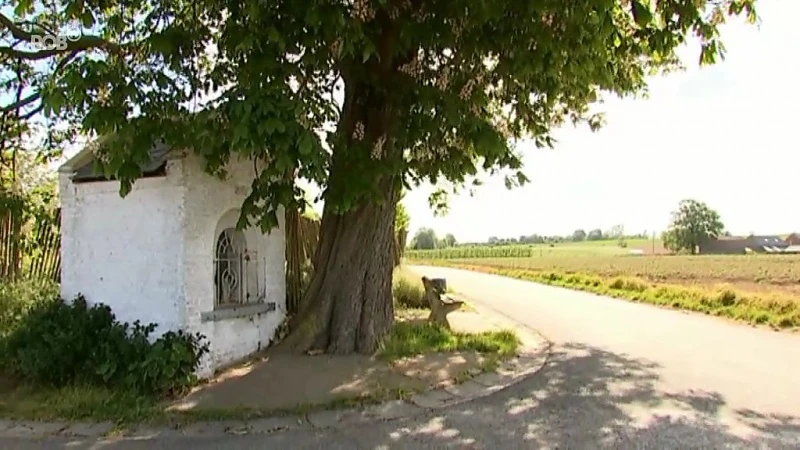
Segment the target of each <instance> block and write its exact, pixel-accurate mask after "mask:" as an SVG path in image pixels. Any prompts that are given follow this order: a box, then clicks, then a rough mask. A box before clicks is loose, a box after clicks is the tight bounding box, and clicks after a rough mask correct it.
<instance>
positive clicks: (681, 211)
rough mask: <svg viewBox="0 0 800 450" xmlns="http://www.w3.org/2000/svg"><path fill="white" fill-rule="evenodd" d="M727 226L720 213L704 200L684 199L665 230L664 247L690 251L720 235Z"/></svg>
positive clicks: (678, 250)
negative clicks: (723, 222)
mask: <svg viewBox="0 0 800 450" xmlns="http://www.w3.org/2000/svg"><path fill="white" fill-rule="evenodd" d="M724 229H725V226H724V225H723V224H722V221H721V220H720V217H719V214H718V213H717V212H716V211H714V210H713V209H711V208H709V207H708V205H706V204H705V203H703V202H699V201H697V200H683V201H681V203H680V204H679V205H678V209H677V210H676V211H674V212H673V213H672V223H670V226H669V228H668V229H667V231H665V232H664V235H663V241H664V247H665V248H666V249H668V250H670V251H673V252H680V251H688V252H690V253H692V254H694V253H695V252H696V251H697V248H698V247H699V246H700V245H702V244H703V243H705V242H708V241H709V240H711V239H716V238H717V237H719V236H720V235H721V234H722V232H723V230H724Z"/></svg>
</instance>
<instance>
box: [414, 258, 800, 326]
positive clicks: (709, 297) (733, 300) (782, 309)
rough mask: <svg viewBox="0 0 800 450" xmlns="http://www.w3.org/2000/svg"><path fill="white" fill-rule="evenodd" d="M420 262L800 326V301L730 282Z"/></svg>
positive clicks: (754, 322) (758, 322) (763, 322)
mask: <svg viewBox="0 0 800 450" xmlns="http://www.w3.org/2000/svg"><path fill="white" fill-rule="evenodd" d="M413 263H414V264H421V265H433V266H444V267H454V268H459V269H467V270H473V271H477V272H484V273H490V274H494V275H501V276H505V277H510V278H517V279H520V280H527V281H535V282H537V283H542V284H548V285H551V286H560V287H566V288H570V289H576V290H581V291H587V292H592V293H595V294H601V295H608V296H611V297H616V298H621V299H626V300H631V301H636V302H642V303H650V304H653V305H659V306H666V307H671V308H676V309H682V310H687V311H696V312H702V313H705V314H709V315H714V316H720V317H727V318H730V319H735V320H740V321H744V322H747V323H750V324H752V325H768V326H771V327H772V328H775V329H784V330H787V329H789V330H791V329H797V328H798V327H800V303H799V302H797V301H794V300H792V299H788V298H782V297H780V296H768V297H767V296H758V295H753V294H750V293H742V292H738V291H736V290H734V289H732V288H730V287H726V286H717V287H715V288H709V289H699V288H690V287H685V286H680V285H671V284H659V283H653V282H650V281H647V280H643V279H640V278H632V277H602V276H598V275H594V274H583V273H565V272H555V271H537V270H525V269H506V268H499V267H486V266H480V265H471V264H463V263H454V262H450V261H446V260H415V261H414V262H413Z"/></svg>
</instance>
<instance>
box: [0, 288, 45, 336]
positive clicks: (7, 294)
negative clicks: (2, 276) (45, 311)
mask: <svg viewBox="0 0 800 450" xmlns="http://www.w3.org/2000/svg"><path fill="white" fill-rule="evenodd" d="M57 296H58V285H56V284H55V283H53V282H51V281H28V280H26V281H17V282H12V283H0V338H2V337H3V336H5V335H7V334H8V333H10V332H11V331H13V330H14V329H15V328H16V326H17V324H19V323H20V322H21V321H22V320H23V319H24V318H25V316H26V315H27V314H28V311H29V310H30V309H31V308H32V307H34V306H35V305H39V304H42V303H44V302H47V301H50V300H52V299H53V298H56V297H57Z"/></svg>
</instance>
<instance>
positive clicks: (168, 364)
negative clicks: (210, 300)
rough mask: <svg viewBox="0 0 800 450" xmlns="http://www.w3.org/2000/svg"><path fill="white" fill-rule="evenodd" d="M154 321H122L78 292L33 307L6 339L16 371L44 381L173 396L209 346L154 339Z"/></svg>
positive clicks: (186, 339)
mask: <svg viewBox="0 0 800 450" xmlns="http://www.w3.org/2000/svg"><path fill="white" fill-rule="evenodd" d="M155 328H156V327H155V325H154V324H150V325H146V326H145V325H142V324H141V323H139V322H138V321H137V322H134V323H133V325H129V324H128V323H120V322H118V321H117V320H116V318H115V317H114V314H113V313H112V312H111V308H109V307H108V306H106V305H103V304H97V305H93V306H89V305H88V304H87V303H86V299H84V298H83V297H82V296H78V297H77V298H75V300H74V301H73V302H71V303H67V302H64V301H63V300H62V299H57V300H54V301H51V302H43V303H39V304H37V305H36V306H34V307H33V308H32V309H31V310H30V311H29V312H28V314H27V316H26V317H25V319H24V320H23V321H22V322H21V323H19V324H18V326H17V327H16V329H14V331H13V332H12V333H11V334H9V335H8V336H7V338H6V339H5V342H4V346H3V347H4V348H3V352H4V355H3V356H4V360H5V364H6V365H7V367H6V368H7V369H8V370H9V371H10V372H11V374H13V375H16V376H18V377H20V378H22V379H25V380H27V381H30V382H33V383H38V384H42V385H48V386H55V387H62V386H67V385H73V384H75V385H80V384H88V385H99V386H108V387H114V388H122V389H126V390H132V391H135V392H136V393H139V394H155V395H170V394H175V393H178V392H181V391H183V390H185V389H186V388H188V387H190V386H191V385H192V384H193V383H194V382H195V381H196V379H195V376H194V371H195V369H196V367H197V364H198V362H199V360H200V358H201V357H202V355H203V354H205V352H207V351H208V346H207V345H205V344H204V343H202V339H203V338H202V336H200V335H199V334H198V335H189V334H186V333H184V332H181V331H179V332H177V333H176V332H168V333H165V334H164V335H163V336H161V337H160V338H158V339H157V340H155V341H154V342H151V339H150V335H151V333H152V332H153V331H154V330H155Z"/></svg>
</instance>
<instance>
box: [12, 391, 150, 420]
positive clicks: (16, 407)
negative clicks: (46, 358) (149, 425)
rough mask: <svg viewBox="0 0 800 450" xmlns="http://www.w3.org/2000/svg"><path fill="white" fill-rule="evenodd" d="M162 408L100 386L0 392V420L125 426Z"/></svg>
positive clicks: (145, 400) (146, 418)
mask: <svg viewBox="0 0 800 450" xmlns="http://www.w3.org/2000/svg"><path fill="white" fill-rule="evenodd" d="M164 406H165V404H164V403H162V402H159V401H158V400H156V399H153V398H148V397H141V396H136V395H133V394H128V393H124V392H119V391H112V390H109V389H105V388H100V387H65V388H59V389H56V388H48V387H39V386H37V387H28V386H22V387H18V388H16V389H13V390H11V391H9V392H3V393H2V395H1V396H0V417H13V418H16V419H30V420H69V421H77V420H91V421H113V422H120V423H128V422H138V421H143V420H148V419H151V418H153V417H154V416H158V415H160V414H161V411H162V410H163V408H164Z"/></svg>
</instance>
